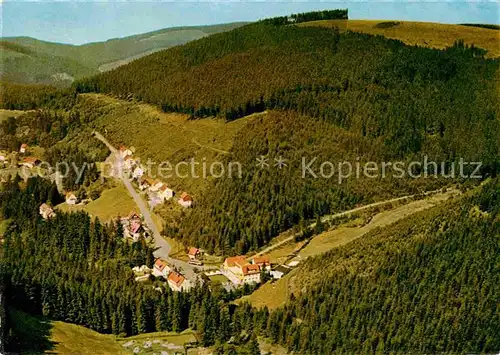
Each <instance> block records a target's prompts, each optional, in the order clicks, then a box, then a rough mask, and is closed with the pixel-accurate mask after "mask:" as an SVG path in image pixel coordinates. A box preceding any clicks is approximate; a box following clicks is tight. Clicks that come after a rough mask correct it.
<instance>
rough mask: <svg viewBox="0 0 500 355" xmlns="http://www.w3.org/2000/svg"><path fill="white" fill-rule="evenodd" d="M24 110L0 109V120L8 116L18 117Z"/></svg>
mask: <svg viewBox="0 0 500 355" xmlns="http://www.w3.org/2000/svg"><path fill="white" fill-rule="evenodd" d="M25 112H26V111H19V110H4V109H0V122H2V121H3V120H6V119H7V118H8V117H19V116H21V115H22V114H23V113H25Z"/></svg>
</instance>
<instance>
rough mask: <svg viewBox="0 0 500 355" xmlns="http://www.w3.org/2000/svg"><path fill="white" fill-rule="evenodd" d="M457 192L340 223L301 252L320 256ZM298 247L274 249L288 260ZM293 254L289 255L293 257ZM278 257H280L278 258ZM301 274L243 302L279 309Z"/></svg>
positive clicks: (302, 254) (288, 277)
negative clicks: (357, 222)
mask: <svg viewBox="0 0 500 355" xmlns="http://www.w3.org/2000/svg"><path fill="white" fill-rule="evenodd" d="M456 192H457V191H455V190H450V191H448V192H446V193H439V194H437V195H434V196H432V197H429V198H426V199H423V200H417V201H413V202H410V203H408V204H405V205H403V206H399V207H396V208H394V209H391V210H387V211H383V212H380V213H377V214H376V215H374V216H373V217H372V218H371V219H370V220H369V222H368V223H366V224H364V225H359V226H352V225H351V224H352V223H351V221H348V222H346V223H344V224H342V225H340V226H337V227H334V228H333V229H331V230H329V231H326V232H324V233H321V234H319V235H317V236H315V237H314V238H313V239H312V240H311V241H310V242H309V243H308V244H307V245H306V246H305V247H304V248H303V249H302V250H300V252H299V253H298V255H299V256H300V257H301V258H302V259H305V258H308V257H313V256H318V255H320V254H323V253H326V252H327V251H329V250H332V249H335V248H338V247H341V246H343V245H346V244H348V243H350V242H352V241H354V240H356V239H358V238H360V237H362V236H364V235H367V234H368V233H369V232H372V231H376V230H382V229H383V228H385V227H388V226H389V225H391V224H393V223H397V222H399V221H401V220H403V219H404V218H406V217H408V216H411V215H413V214H415V213H417V212H420V211H424V210H427V209H429V208H431V207H433V206H435V205H436V204H439V203H440V202H443V201H445V200H447V199H449V198H451V197H452V196H453V195H455V194H456ZM295 249H296V245H295V244H287V245H284V246H283V247H280V248H279V249H277V250H275V251H274V252H273V255H279V256H280V257H281V258H282V259H286V257H283V256H282V254H283V253H285V252H286V251H293V250H295ZM290 254H291V253H290ZM290 254H289V256H290ZM275 260H276V258H275ZM297 275H300V270H294V271H293V272H291V273H290V274H288V275H286V276H285V277H283V278H282V279H280V280H279V281H277V282H275V283H272V284H271V283H268V284H266V285H264V286H263V287H261V288H259V289H257V290H256V291H255V292H254V293H253V294H251V295H249V296H245V297H243V298H242V299H241V300H242V301H248V302H250V303H251V304H252V305H253V306H255V307H257V308H258V307H262V306H267V307H269V308H276V307H279V306H281V305H283V304H284V303H285V302H286V300H287V299H288V297H289V295H290V293H291V290H293V289H294V288H295V287H294V284H295V278H296V277H297Z"/></svg>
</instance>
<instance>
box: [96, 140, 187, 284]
mask: <svg viewBox="0 0 500 355" xmlns="http://www.w3.org/2000/svg"><path fill="white" fill-rule="evenodd" d="M94 136H95V137H96V138H97V139H99V140H100V141H101V142H103V143H104V144H105V145H106V146H107V147H108V149H109V150H110V151H111V154H112V155H113V156H114V160H115V161H114V164H115V170H114V171H115V172H117V174H116V175H117V176H118V177H119V178H120V180H121V181H122V182H123V184H124V185H125V187H126V188H127V190H128V192H129V194H130V195H131V196H132V198H133V199H134V201H135V203H136V204H137V207H139V211H140V212H141V214H142V216H143V217H144V222H145V223H146V225H147V226H148V228H149V230H150V231H151V233H152V234H153V238H154V241H155V247H156V250H155V252H154V256H156V257H157V258H162V259H164V260H166V261H168V262H169V263H170V264H171V265H174V266H175V267H176V268H177V269H178V270H180V271H181V272H182V274H183V275H184V276H186V277H187V278H188V279H189V280H194V279H195V278H196V275H195V273H194V270H195V269H196V266H194V265H190V264H188V263H186V262H184V261H182V260H177V259H173V258H171V257H170V256H169V254H170V251H171V250H172V247H171V246H170V244H168V242H167V241H166V240H165V239H163V237H162V236H161V234H160V231H159V229H158V227H157V226H156V224H155V223H154V221H153V216H152V215H151V212H150V211H149V209H148V207H147V206H146V203H145V202H144V200H143V199H142V197H141V196H140V195H139V193H138V192H137V191H136V190H135V189H134V187H133V186H132V184H131V183H130V180H129V178H128V177H127V176H126V175H125V174H124V172H123V169H122V168H121V166H122V158H121V157H120V153H119V152H118V150H117V149H116V148H115V147H113V145H112V144H111V143H109V142H108V140H107V139H106V138H104V136H103V135H102V134H100V133H99V132H94Z"/></svg>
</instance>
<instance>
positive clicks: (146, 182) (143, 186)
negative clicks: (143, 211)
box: [119, 145, 193, 207]
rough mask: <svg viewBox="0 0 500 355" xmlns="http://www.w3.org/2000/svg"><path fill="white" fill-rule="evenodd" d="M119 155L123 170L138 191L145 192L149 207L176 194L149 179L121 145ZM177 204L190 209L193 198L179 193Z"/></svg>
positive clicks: (156, 180)
mask: <svg viewBox="0 0 500 355" xmlns="http://www.w3.org/2000/svg"><path fill="white" fill-rule="evenodd" d="M119 154H120V158H121V160H122V167H123V170H124V171H125V172H126V173H127V174H129V176H130V177H131V178H132V179H133V180H135V181H136V182H137V185H138V187H139V190H141V191H146V192H147V194H148V197H149V204H150V206H151V207H154V206H156V205H158V204H160V203H164V202H166V201H169V200H170V199H172V198H173V197H174V196H175V194H176V193H175V192H174V190H172V189H171V188H170V187H169V186H168V185H167V184H166V183H164V182H162V181H160V180H158V179H151V178H149V177H147V176H146V175H145V169H144V167H143V166H142V165H141V164H140V161H139V160H138V159H135V158H134V157H133V155H132V154H133V153H132V150H131V149H129V148H127V147H125V146H123V145H122V146H120V148H119ZM177 203H179V205H181V206H182V207H191V205H192V204H193V198H192V196H190V195H189V194H188V193H187V192H181V194H180V197H179V198H178V199H177Z"/></svg>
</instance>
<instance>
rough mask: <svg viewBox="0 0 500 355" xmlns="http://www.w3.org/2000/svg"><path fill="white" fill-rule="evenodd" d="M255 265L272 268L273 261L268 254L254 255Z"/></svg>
mask: <svg viewBox="0 0 500 355" xmlns="http://www.w3.org/2000/svg"><path fill="white" fill-rule="evenodd" d="M252 264H253V265H259V267H260V269H261V270H263V269H266V270H268V271H269V270H271V261H270V259H269V256H268V255H262V256H254V257H253V258H252Z"/></svg>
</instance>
